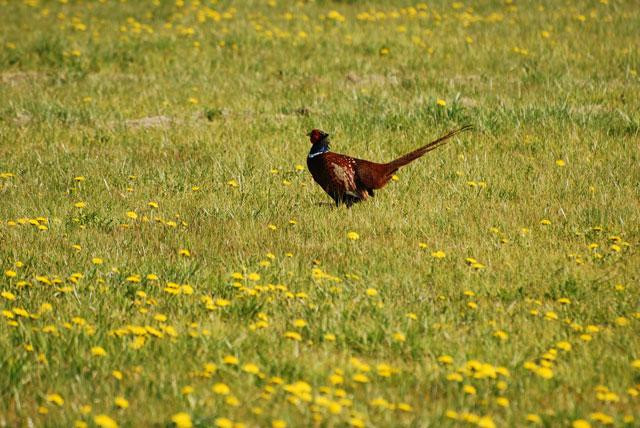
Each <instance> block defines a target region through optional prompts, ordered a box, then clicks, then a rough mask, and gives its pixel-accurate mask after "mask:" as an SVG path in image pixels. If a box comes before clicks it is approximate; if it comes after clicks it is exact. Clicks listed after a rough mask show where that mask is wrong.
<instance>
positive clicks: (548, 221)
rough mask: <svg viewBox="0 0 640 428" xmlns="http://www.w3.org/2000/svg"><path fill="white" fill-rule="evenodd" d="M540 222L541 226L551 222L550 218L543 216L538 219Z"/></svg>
mask: <svg viewBox="0 0 640 428" xmlns="http://www.w3.org/2000/svg"><path fill="white" fill-rule="evenodd" d="M540 224H541V225H543V226H549V225H550V224H551V220H549V219H547V218H543V219H542V220H540Z"/></svg>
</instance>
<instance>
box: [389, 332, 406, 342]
mask: <svg viewBox="0 0 640 428" xmlns="http://www.w3.org/2000/svg"><path fill="white" fill-rule="evenodd" d="M392 337H393V340H394V341H395V342H400V343H402V342H404V341H405V340H407V338H406V336H405V335H404V333H402V332H399V331H398V332H395V333H393V336H392Z"/></svg>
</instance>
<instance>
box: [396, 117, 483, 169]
mask: <svg viewBox="0 0 640 428" xmlns="http://www.w3.org/2000/svg"><path fill="white" fill-rule="evenodd" d="M471 129H473V126H472V125H465V126H463V127H462V128H458V129H455V130H453V131H450V132H448V133H447V134H445V135H443V136H442V137H440V138H438V139H437V140H434V141H432V142H430V143H429V144H427V145H426V146H422V147H420V148H419V149H416V150H414V151H412V152H409V153H407V154H406V155H403V156H400V157H399V158H398V159H395V160H392V161H391V162H389V163H387V164H384V165H385V170H386V171H387V173H388V174H393V173H394V172H395V171H397V170H398V168H400V167H401V166H405V165H406V164H408V163H410V162H413V161H414V160H416V159H418V158H419V157H421V156H423V155H424V154H425V153H427V152H430V151H431V150H434V149H437V148H438V147H440V146H441V145H443V144H444V143H446V142H447V140H449V138H451V137H453V136H454V135H457V134H459V133H461V132H464V131H469V130H471Z"/></svg>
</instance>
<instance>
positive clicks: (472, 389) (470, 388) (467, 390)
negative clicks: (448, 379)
mask: <svg viewBox="0 0 640 428" xmlns="http://www.w3.org/2000/svg"><path fill="white" fill-rule="evenodd" d="M462 392H464V393H465V394H469V395H476V393H477V391H476V388H475V387H474V386H472V385H464V386H463V387H462Z"/></svg>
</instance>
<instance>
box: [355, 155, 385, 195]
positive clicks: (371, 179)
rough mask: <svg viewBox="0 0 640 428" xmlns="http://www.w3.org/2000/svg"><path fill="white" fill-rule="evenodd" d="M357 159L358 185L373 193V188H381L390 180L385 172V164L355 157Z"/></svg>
mask: <svg viewBox="0 0 640 428" xmlns="http://www.w3.org/2000/svg"><path fill="white" fill-rule="evenodd" d="M355 161H356V168H355V170H356V183H358V187H361V188H363V189H365V190H367V191H368V192H369V193H372V192H371V191H372V190H373V189H379V188H381V187H382V186H384V185H385V184H387V181H389V180H388V178H387V177H386V175H385V174H384V165H383V164H379V163H375V162H370V161H368V160H364V159H355Z"/></svg>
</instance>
